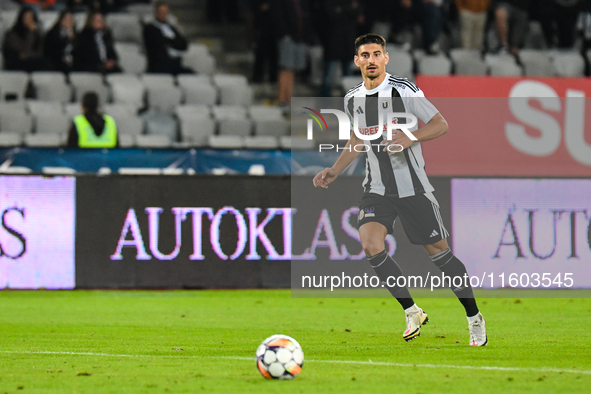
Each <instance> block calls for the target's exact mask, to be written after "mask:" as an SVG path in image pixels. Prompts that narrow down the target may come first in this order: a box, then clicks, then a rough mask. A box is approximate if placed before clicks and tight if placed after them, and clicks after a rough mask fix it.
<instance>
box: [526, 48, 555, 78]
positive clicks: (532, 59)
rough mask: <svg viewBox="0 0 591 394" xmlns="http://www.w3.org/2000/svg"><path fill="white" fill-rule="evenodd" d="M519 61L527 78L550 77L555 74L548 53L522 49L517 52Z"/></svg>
mask: <svg viewBox="0 0 591 394" xmlns="http://www.w3.org/2000/svg"><path fill="white" fill-rule="evenodd" d="M519 60H520V62H521V64H522V65H523V69H524V71H525V75H527V76H532V77H535V76H538V77H545V76H552V75H554V74H555V69H554V66H553V65H552V59H551V57H550V54H549V53H548V51H541V50H536V49H523V50H521V51H520V52H519Z"/></svg>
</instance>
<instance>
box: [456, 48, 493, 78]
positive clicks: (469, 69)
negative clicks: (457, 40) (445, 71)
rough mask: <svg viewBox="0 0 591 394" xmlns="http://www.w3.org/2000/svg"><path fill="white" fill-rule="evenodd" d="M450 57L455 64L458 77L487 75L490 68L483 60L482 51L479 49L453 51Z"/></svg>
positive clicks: (457, 49)
mask: <svg viewBox="0 0 591 394" xmlns="http://www.w3.org/2000/svg"><path fill="white" fill-rule="evenodd" d="M449 54H450V57H451V59H452V61H453V62H454V66H455V69H454V71H455V74H457V75H487V74H488V66H487V64H486V63H485V62H484V60H482V57H481V56H480V51H478V50H477V49H460V48H456V49H452V50H451V51H450V53H449Z"/></svg>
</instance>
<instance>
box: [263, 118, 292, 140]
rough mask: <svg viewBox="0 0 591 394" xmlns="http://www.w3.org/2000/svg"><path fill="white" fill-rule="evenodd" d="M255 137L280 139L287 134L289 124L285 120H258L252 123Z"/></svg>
mask: <svg viewBox="0 0 591 394" xmlns="http://www.w3.org/2000/svg"><path fill="white" fill-rule="evenodd" d="M254 130H255V131H254V134H255V135H256V136H276V137H281V136H284V135H288V134H289V122H288V121H287V120H285V119H260V120H255V121H254Z"/></svg>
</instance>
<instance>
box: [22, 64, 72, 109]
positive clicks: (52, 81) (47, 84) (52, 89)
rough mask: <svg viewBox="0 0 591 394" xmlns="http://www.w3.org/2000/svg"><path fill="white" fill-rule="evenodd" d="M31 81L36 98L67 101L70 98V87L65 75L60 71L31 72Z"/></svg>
mask: <svg viewBox="0 0 591 394" xmlns="http://www.w3.org/2000/svg"><path fill="white" fill-rule="evenodd" d="M31 82H32V83H33V86H34V87H35V93H36V96H37V99H38V100H43V101H61V102H62V103H67V102H69V101H70V100H71V99H72V87H71V86H70V85H68V82H67V81H66V75H65V74H64V73H62V72H59V71H39V72H34V73H31Z"/></svg>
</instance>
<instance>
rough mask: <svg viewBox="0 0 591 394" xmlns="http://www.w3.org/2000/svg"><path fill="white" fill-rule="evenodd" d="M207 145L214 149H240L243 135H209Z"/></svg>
mask: <svg viewBox="0 0 591 394" xmlns="http://www.w3.org/2000/svg"><path fill="white" fill-rule="evenodd" d="M209 146H210V147H211V148H214V149H242V148H244V137H241V136H236V135H211V136H209Z"/></svg>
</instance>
